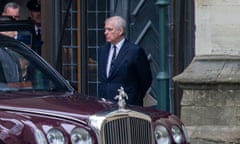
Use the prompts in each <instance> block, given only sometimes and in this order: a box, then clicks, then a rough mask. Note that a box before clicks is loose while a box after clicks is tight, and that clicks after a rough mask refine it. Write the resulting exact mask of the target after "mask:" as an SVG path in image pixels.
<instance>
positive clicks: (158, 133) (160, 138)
mask: <svg viewBox="0 0 240 144" xmlns="http://www.w3.org/2000/svg"><path fill="white" fill-rule="evenodd" d="M155 139H156V142H157V144H170V137H169V133H168V131H167V128H166V127H164V126H163V125H158V126H156V128H155Z"/></svg>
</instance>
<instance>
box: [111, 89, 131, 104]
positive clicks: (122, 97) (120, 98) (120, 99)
mask: <svg viewBox="0 0 240 144" xmlns="http://www.w3.org/2000/svg"><path fill="white" fill-rule="evenodd" d="M118 93H119V95H116V96H115V97H114V99H115V100H118V106H119V109H125V108H126V100H127V99H128V95H127V93H126V92H125V91H124V88H123V87H122V86H121V87H120V89H118Z"/></svg>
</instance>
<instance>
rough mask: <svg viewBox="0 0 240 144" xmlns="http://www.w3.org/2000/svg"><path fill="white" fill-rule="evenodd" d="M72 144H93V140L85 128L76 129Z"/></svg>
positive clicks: (72, 134) (73, 132)
mask: <svg viewBox="0 0 240 144" xmlns="http://www.w3.org/2000/svg"><path fill="white" fill-rule="evenodd" d="M71 142H72V144H93V140H92V138H91V136H90V134H89V132H88V131H86V130H85V129H83V128H76V129H74V130H73V131H72V132H71Z"/></svg>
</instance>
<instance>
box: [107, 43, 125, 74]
mask: <svg viewBox="0 0 240 144" xmlns="http://www.w3.org/2000/svg"><path fill="white" fill-rule="evenodd" d="M127 52H128V41H127V40H125V41H124V43H123V45H122V47H121V49H120V51H119V53H118V56H117V58H116V59H115V61H114V66H113V69H112V73H111V75H110V76H109V77H108V78H111V77H113V76H114V75H115V74H116V72H117V71H118V69H119V68H120V67H121V65H122V64H123V62H124V61H123V59H124V57H126V55H127Z"/></svg>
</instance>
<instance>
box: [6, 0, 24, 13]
mask: <svg viewBox="0 0 240 144" xmlns="http://www.w3.org/2000/svg"><path fill="white" fill-rule="evenodd" d="M8 8H13V9H20V5H19V4H18V3H16V2H8V3H7V4H6V5H5V6H4V8H3V12H7V9H8Z"/></svg>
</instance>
